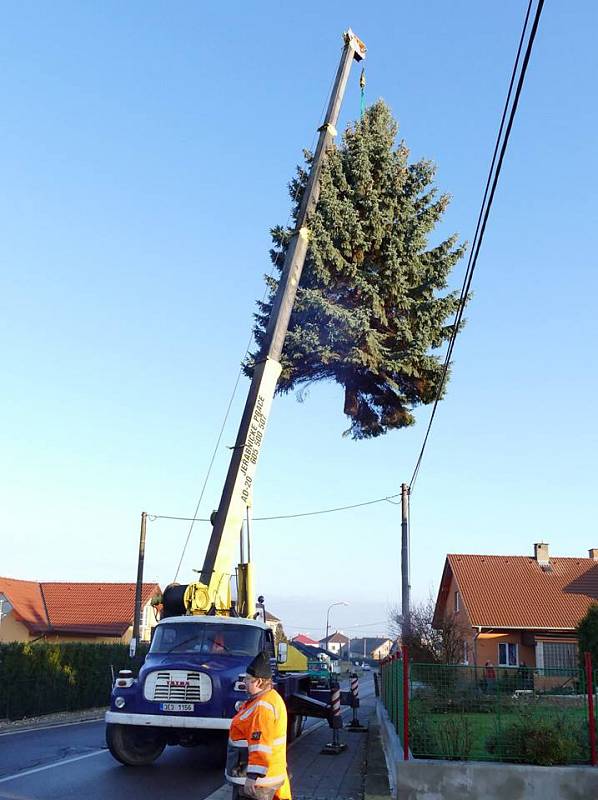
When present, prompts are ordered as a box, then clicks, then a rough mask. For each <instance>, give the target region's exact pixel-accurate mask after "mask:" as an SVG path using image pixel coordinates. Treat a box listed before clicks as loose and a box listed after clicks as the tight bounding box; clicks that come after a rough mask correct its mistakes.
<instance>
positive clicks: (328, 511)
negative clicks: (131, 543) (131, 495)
mask: <svg viewBox="0 0 598 800" xmlns="http://www.w3.org/2000/svg"><path fill="white" fill-rule="evenodd" d="M400 495H401V493H400V492H398V493H397V494H391V495H388V496H387V497H378V498H376V499H375V500H366V501H365V502H363V503H353V504H351V505H348V506H336V507H335V508H322V509H320V510H318V511H300V512H299V513H297V514H276V515H275V516H272V517H254V518H253V521H254V522H270V521H272V520H275V519H296V518H297V517H315V516H318V515H319V514H334V513H335V512H337V511H348V510H350V509H352V508H363V506H373V505H374V504H375V503H392V504H393V505H394V506H396V505H400V504H399V503H393V501H392V498H394V497H400ZM147 518H148V519H149V520H150V522H154V520H156V519H172V520H179V521H180V522H210V521H211V520H209V519H208V518H207V517H175V516H171V515H168V514H148V515H147Z"/></svg>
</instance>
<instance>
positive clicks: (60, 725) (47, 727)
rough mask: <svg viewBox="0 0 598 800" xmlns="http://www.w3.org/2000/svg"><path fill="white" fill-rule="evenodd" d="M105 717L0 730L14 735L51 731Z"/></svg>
mask: <svg viewBox="0 0 598 800" xmlns="http://www.w3.org/2000/svg"><path fill="white" fill-rule="evenodd" d="M103 721H104V717H103V716H101V717H97V718H96V719H81V720H78V721H77V722H57V723H56V724H55V725H44V726H42V727H40V728H19V729H18V730H16V731H0V736H14V735H15V734H17V733H32V732H35V731H49V730H52V728H67V727H68V726H69V725H89V723H90V722H103Z"/></svg>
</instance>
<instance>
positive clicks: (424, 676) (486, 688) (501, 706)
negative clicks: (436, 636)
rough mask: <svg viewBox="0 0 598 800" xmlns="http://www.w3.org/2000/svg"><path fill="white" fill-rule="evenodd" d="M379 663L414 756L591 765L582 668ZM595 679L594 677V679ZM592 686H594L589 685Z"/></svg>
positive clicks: (387, 697) (388, 700)
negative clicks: (404, 688) (405, 679)
mask: <svg viewBox="0 0 598 800" xmlns="http://www.w3.org/2000/svg"><path fill="white" fill-rule="evenodd" d="M403 668H404V667H403V660H402V659H393V660H390V661H387V662H386V663H385V664H383V665H382V669H381V680H380V684H381V686H380V692H381V699H382V701H383V703H384V705H385V707H386V709H387V711H388V714H389V716H390V719H391V720H392V722H393V724H394V726H395V729H396V731H397V734H398V735H399V736H400V737H401V739H402V740H403V741H404V739H405V737H404V736H403V731H404V725H405V723H407V725H408V732H409V739H408V743H409V750H410V752H411V754H412V756H413V757H416V758H440V759H458V760H482V761H508V762H519V763H527V764H545V765H549V764H577V763H586V764H587V763H588V762H590V760H591V752H590V736H589V717H588V693H587V686H586V680H585V673H584V671H583V670H577V669H571V670H566V669H561V670H549V669H531V668H528V667H525V666H521V667H519V668H500V667H491V668H485V667H471V666H462V665H444V664H417V663H410V664H409V665H408V678H409V680H408V689H407V693H406V698H407V703H404V701H403V692H402V681H403ZM595 677H598V675H596V676H595ZM594 686H596V682H594Z"/></svg>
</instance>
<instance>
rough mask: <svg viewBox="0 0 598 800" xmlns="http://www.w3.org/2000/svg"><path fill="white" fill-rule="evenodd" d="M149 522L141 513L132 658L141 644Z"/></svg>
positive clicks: (130, 649) (130, 653) (130, 650)
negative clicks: (142, 598)
mask: <svg viewBox="0 0 598 800" xmlns="http://www.w3.org/2000/svg"><path fill="white" fill-rule="evenodd" d="M146 522H147V514H146V513H145V511H143V512H142V513H141V532H140V534H139V556H138V558H137V585H136V587H135V611H134V612H133V613H134V616H133V636H132V637H131V644H130V645H129V655H130V656H131V658H133V656H134V655H135V653H136V652H137V644H138V642H139V628H140V624H141V592H142V589H143V561H144V558H145V526H146Z"/></svg>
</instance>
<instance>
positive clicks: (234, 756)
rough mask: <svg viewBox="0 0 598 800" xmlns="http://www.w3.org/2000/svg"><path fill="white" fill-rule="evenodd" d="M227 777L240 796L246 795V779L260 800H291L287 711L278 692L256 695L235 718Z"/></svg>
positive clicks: (232, 725) (271, 691) (229, 746)
mask: <svg viewBox="0 0 598 800" xmlns="http://www.w3.org/2000/svg"><path fill="white" fill-rule="evenodd" d="M225 774H226V780H227V781H229V783H232V784H235V785H236V786H237V788H238V789H239V790H240V793H241V794H244V793H245V792H244V784H245V780H246V779H247V778H253V779H254V780H255V795H256V797H257V798H258V800H271V798H277V799H278V800H291V785H290V783H289V777H288V775H287V710H286V707H285V704H284V702H283V700H282V697H281V696H280V695H279V694H278V692H277V691H276V690H275V689H267V690H266V691H264V692H260V693H259V694H257V695H254V697H252V698H250V699H249V700H248V701H247V702H245V703H244V704H243V705H242V706H241V708H240V709H239V711H238V712H237V714H236V715H235V716H234V717H233V719H232V722H231V726H230V733H229V740H228V753H227V759H226V773H225Z"/></svg>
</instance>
